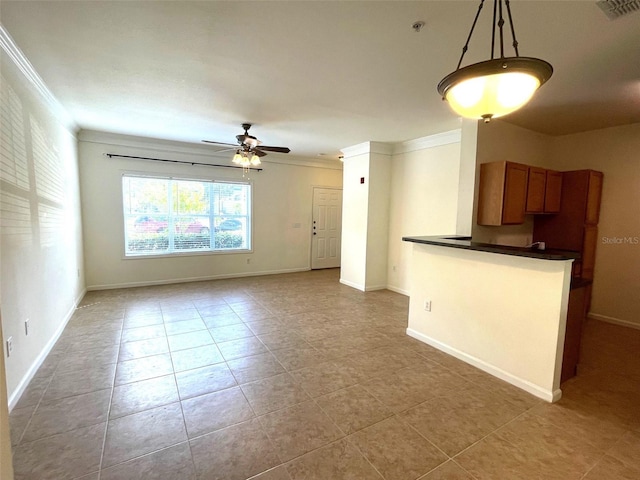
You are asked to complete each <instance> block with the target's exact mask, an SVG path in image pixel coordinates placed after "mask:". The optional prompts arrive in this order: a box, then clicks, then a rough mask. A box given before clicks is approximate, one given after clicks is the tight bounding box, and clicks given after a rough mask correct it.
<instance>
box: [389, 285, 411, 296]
mask: <svg viewBox="0 0 640 480" xmlns="http://www.w3.org/2000/svg"><path fill="white" fill-rule="evenodd" d="M387 290H391V291H392V292H396V293H400V294H402V295H404V296H405V297H408V296H409V290H404V289H402V288H398V287H394V286H391V285H387Z"/></svg>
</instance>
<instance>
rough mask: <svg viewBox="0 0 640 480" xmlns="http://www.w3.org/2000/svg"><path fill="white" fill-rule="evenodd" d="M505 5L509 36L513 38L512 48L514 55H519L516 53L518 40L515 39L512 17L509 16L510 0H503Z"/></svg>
mask: <svg viewBox="0 0 640 480" xmlns="http://www.w3.org/2000/svg"><path fill="white" fill-rule="evenodd" d="M504 3H505V5H506V6H507V15H509V25H510V26H511V38H513V49H514V50H515V52H516V57H519V56H520V54H519V53H518V40H516V31H515V29H514V28H513V18H512V17H511V2H510V1H509V0H504Z"/></svg>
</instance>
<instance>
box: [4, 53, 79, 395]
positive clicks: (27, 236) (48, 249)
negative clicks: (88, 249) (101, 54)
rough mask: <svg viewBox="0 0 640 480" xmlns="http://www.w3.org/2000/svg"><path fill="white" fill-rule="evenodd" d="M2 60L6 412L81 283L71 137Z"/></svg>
mask: <svg viewBox="0 0 640 480" xmlns="http://www.w3.org/2000/svg"><path fill="white" fill-rule="evenodd" d="M13 53H16V52H13ZM18 53H19V52H18ZM0 55H1V58H0V60H1V65H2V67H1V73H2V79H1V82H0V92H1V95H2V97H1V108H2V150H1V154H0V162H1V163H0V166H1V169H2V178H1V180H0V195H1V198H0V202H1V208H0V222H1V225H2V232H1V239H0V242H1V243H0V245H1V252H0V263H1V269H0V275H1V276H0V278H1V280H2V282H1V286H0V288H1V298H2V333H3V336H4V339H5V340H6V339H8V338H9V337H12V338H13V353H12V354H11V356H10V357H9V358H5V366H6V377H7V387H8V388H7V390H8V395H9V404H10V406H12V405H13V403H14V402H15V401H16V399H17V397H18V396H19V394H20V393H21V390H22V389H23V388H24V387H25V386H26V384H27V383H28V381H29V380H30V379H31V377H32V375H33V374H34V373H35V370H36V369H37V367H38V366H39V363H40V361H41V360H42V359H43V358H44V356H46V354H47V353H48V351H49V349H50V348H51V346H52V344H53V342H55V340H56V338H57V335H59V333H60V332H61V329H62V328H64V326H65V324H66V321H67V320H68V318H69V317H70V315H71V313H73V310H74V308H75V305H76V302H77V301H78V300H79V299H80V298H81V297H82V294H83V289H84V287H83V285H84V279H83V256H82V235H81V222H80V196H79V189H78V165H77V141H76V138H75V136H74V133H73V131H71V130H70V129H69V126H68V123H67V119H66V117H65V116H64V115H63V113H62V112H61V109H60V108H59V106H56V103H55V100H54V99H53V98H52V97H47V96H45V95H44V94H45V93H46V92H45V91H44V90H43V89H42V88H40V89H36V87H35V86H34V83H32V82H31V80H33V79H35V78H36V74H35V72H30V73H31V75H32V76H31V77H26V76H25V75H24V74H23V73H22V71H20V70H18V68H17V67H16V65H15V64H14V63H13V61H12V60H11V59H10V58H9V57H8V55H6V54H5V52H4V51H2V52H0ZM22 67H23V68H24V69H28V67H30V66H29V65H26V64H25V65H22ZM34 81H35V80H34ZM40 87H41V86H40ZM43 92H44V93H43ZM26 319H29V335H28V336H27V335H25V327H24V322H25V320H26Z"/></svg>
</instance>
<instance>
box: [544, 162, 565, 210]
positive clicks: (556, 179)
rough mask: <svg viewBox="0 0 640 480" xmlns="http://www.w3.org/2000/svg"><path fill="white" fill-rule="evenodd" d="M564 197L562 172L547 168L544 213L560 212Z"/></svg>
mask: <svg viewBox="0 0 640 480" xmlns="http://www.w3.org/2000/svg"><path fill="white" fill-rule="evenodd" d="M561 198H562V172H556V171H553V170H547V183H546V185H545V190H544V213H560V204H561V202H560V200H561Z"/></svg>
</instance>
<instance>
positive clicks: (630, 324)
mask: <svg viewBox="0 0 640 480" xmlns="http://www.w3.org/2000/svg"><path fill="white" fill-rule="evenodd" d="M587 317H589V318H592V319H593V320H599V321H601V322H607V323H613V324H614V325H620V326H622V327H629V328H635V329H636V330H640V324H639V323H635V322H630V321H629V320H621V319H620V318H614V317H607V316H606V315H600V314H599V313H589V314H588V315H587Z"/></svg>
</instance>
